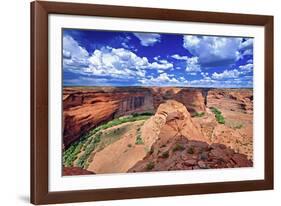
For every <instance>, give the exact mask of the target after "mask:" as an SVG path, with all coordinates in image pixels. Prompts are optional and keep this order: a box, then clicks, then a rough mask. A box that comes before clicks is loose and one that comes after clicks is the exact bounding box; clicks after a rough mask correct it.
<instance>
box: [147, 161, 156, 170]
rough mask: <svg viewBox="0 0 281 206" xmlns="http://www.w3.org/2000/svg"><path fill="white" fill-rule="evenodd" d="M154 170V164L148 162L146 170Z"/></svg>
mask: <svg viewBox="0 0 281 206" xmlns="http://www.w3.org/2000/svg"><path fill="white" fill-rule="evenodd" d="M153 168H154V163H153V162H148V163H147V164H146V170H152V169H153Z"/></svg>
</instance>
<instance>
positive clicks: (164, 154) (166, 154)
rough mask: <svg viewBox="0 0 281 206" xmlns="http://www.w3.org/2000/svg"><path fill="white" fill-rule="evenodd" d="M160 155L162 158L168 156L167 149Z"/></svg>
mask: <svg viewBox="0 0 281 206" xmlns="http://www.w3.org/2000/svg"><path fill="white" fill-rule="evenodd" d="M161 157H163V158H165V159H166V158H168V157H169V151H165V152H163V153H162V155H161Z"/></svg>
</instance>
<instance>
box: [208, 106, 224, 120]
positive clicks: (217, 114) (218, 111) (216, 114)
mask: <svg viewBox="0 0 281 206" xmlns="http://www.w3.org/2000/svg"><path fill="white" fill-rule="evenodd" d="M211 111H212V112H213V113H214V114H215V117H216V120H217V122H218V123H220V124H224V123H225V120H224V117H223V116H222V113H221V111H220V110H218V109H217V108H215V107H211Z"/></svg>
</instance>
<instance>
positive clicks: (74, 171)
mask: <svg viewBox="0 0 281 206" xmlns="http://www.w3.org/2000/svg"><path fill="white" fill-rule="evenodd" d="M62 172H63V174H62V175H63V176H71V175H92V174H95V173H93V172H90V171H88V170H85V169H81V168H80V167H63V171H62Z"/></svg>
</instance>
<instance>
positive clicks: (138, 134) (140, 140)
mask: <svg viewBox="0 0 281 206" xmlns="http://www.w3.org/2000/svg"><path fill="white" fill-rule="evenodd" d="M136 133H137V138H136V142H135V144H143V143H144V142H143V140H142V138H141V128H140V127H139V128H137V132H136Z"/></svg>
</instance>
